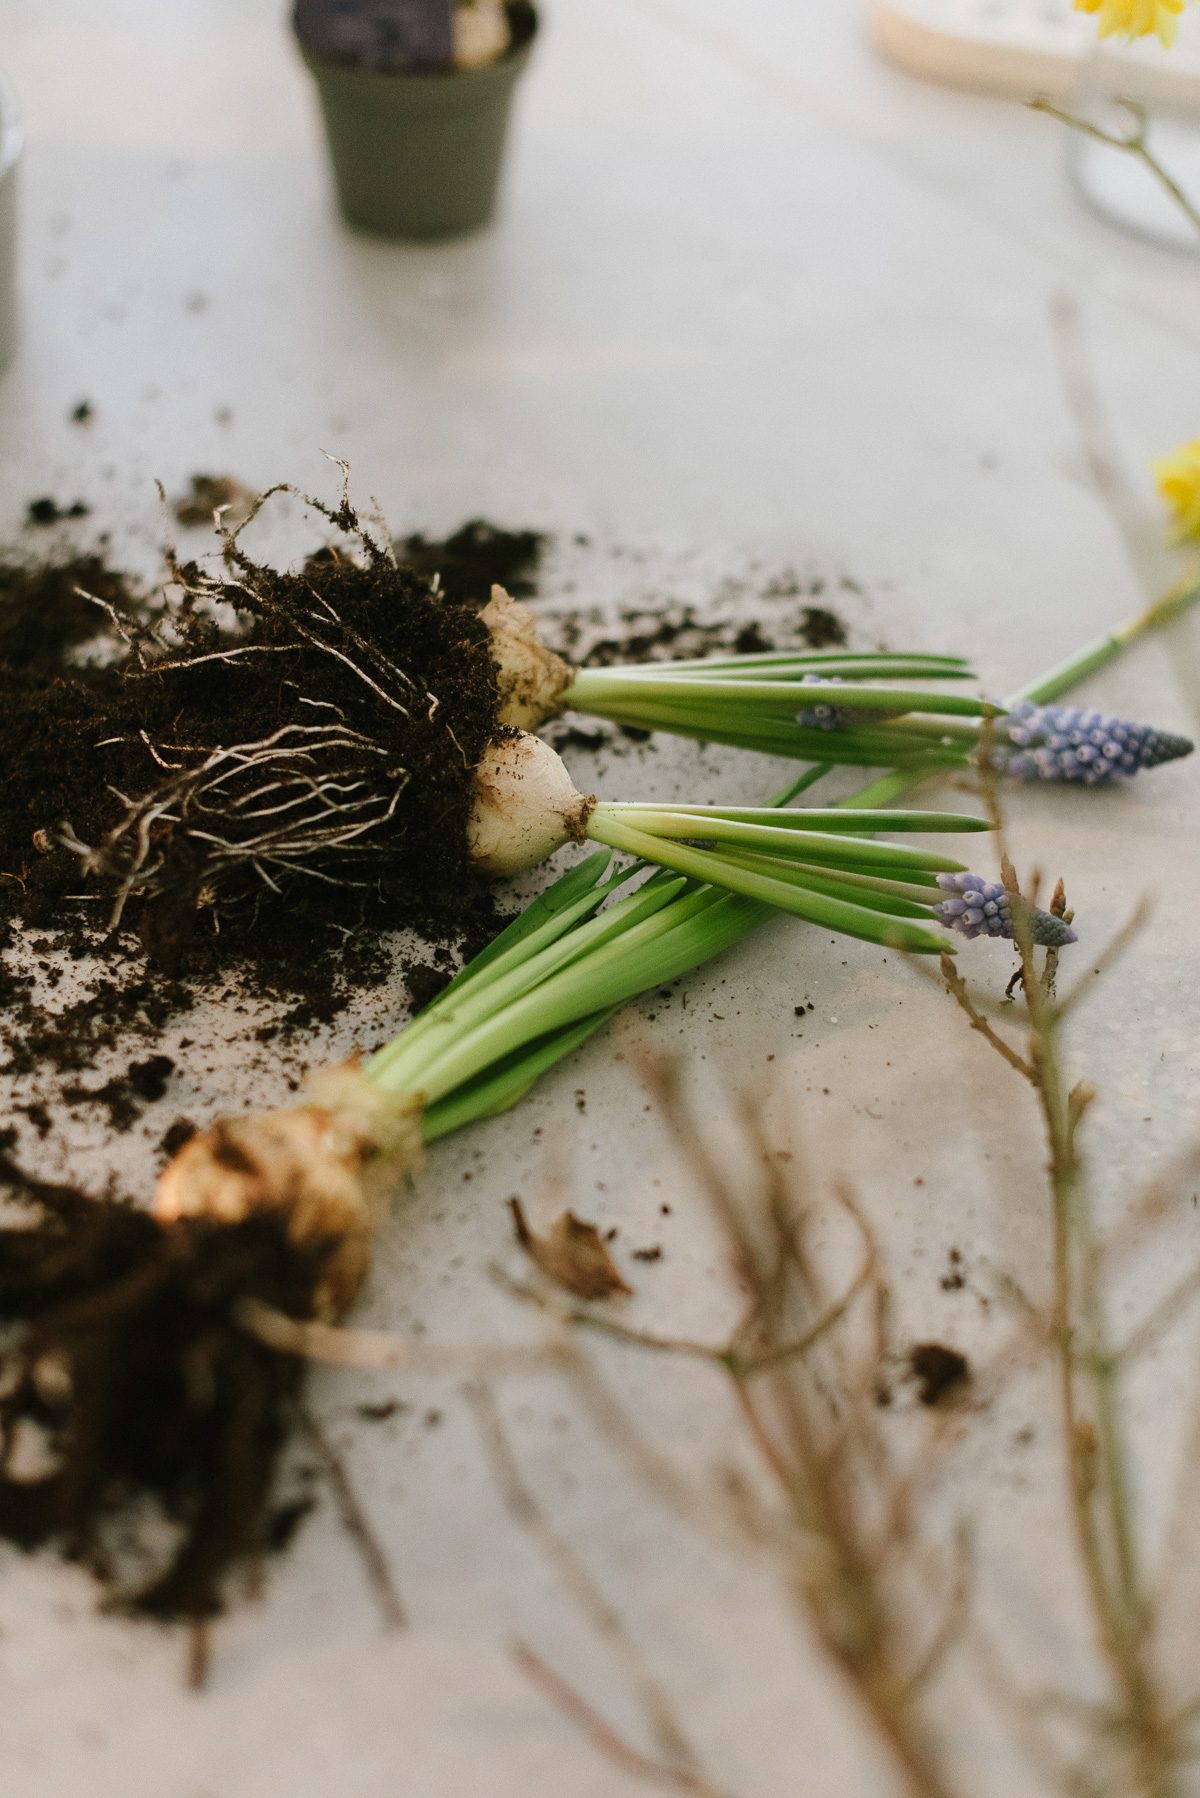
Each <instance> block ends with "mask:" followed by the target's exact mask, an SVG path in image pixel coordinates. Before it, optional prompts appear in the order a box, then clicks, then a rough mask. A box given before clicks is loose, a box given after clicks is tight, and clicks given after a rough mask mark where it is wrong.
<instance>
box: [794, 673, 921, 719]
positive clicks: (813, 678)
mask: <svg viewBox="0 0 1200 1798" xmlns="http://www.w3.org/2000/svg"><path fill="white" fill-rule="evenodd" d="M845 684H846V683H845V681H844V680H843V679H842V677H841V675H840V674H802V675H801V676H800V679H799V680H798V681H797V682H796V685H797V686H798V687H844V686H845ZM900 716H901V714H900V713H899V712H884V711H876V709H875V707H874V706H866V705H859V706H847V705H830V704H828V703H826V702H824V701H822V702H821V703H820V704H818V705H813V706H808V707H806V708H805V710H804V711H802V712H797V713H796V722H797V724H802V725H803V726H804V728H805V730H841V729H842V728H843V726H844V725H847V724H881V723H883V722H884V721H885V720H886V719H888V718H899V717H900Z"/></svg>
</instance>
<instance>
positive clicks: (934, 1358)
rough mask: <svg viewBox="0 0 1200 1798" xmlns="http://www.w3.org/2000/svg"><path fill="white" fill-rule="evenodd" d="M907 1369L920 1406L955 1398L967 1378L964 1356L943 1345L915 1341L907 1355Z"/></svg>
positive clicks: (956, 1350)
mask: <svg viewBox="0 0 1200 1798" xmlns="http://www.w3.org/2000/svg"><path fill="white" fill-rule="evenodd" d="M908 1370H909V1373H910V1375H911V1377H912V1378H913V1379H914V1380H915V1381H916V1383H917V1398H918V1399H919V1401H920V1402H921V1404H923V1405H940V1404H942V1403H943V1402H944V1401H945V1400H947V1399H949V1398H952V1397H953V1398H958V1397H959V1396H960V1395H961V1393H962V1392H963V1390H964V1388H965V1387H966V1386H967V1384H968V1382H969V1381H970V1378H971V1368H970V1363H969V1362H968V1360H967V1357H966V1356H965V1355H964V1354H962V1353H960V1351H959V1350H958V1349H956V1348H949V1347H947V1345H946V1344H945V1343H943V1342H917V1343H914V1344H913V1346H912V1348H911V1349H910V1350H909V1352H908Z"/></svg>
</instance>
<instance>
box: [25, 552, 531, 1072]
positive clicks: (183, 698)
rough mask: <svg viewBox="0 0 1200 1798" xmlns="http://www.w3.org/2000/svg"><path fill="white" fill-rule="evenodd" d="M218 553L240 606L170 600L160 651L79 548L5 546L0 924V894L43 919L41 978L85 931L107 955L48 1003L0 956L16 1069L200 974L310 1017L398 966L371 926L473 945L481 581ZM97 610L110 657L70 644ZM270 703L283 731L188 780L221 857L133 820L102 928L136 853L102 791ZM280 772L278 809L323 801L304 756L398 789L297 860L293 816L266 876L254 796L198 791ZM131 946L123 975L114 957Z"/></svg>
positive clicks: (254, 731) (172, 1003)
mask: <svg viewBox="0 0 1200 1798" xmlns="http://www.w3.org/2000/svg"><path fill="white" fill-rule="evenodd" d="M188 572H189V571H185V574H186V573H188ZM233 576H235V577H236V584H235V582H234V579H233V578H231V580H230V581H229V582H228V583H227V582H223V581H222V582H216V583H211V582H210V583H208V584H207V587H206V593H205V597H206V598H214V599H217V600H229V601H231V602H232V603H233V604H234V605H235V606H236V607H237V608H238V620H239V622H238V626H237V628H236V630H233V631H227V632H222V630H221V629H220V628H218V626H217V625H216V624H215V623H214V622H213V620H212V618H211V616H208V615H206V614H205V611H204V609H203V608H201V607H198V606H197V605H196V604H195V603H193V604H192V607H191V609H187V607H186V606H185V609H184V610H183V611H182V612H181V613H180V614H179V616H178V619H177V636H178V637H181V639H182V641H181V643H180V642H176V644H175V646H174V647H173V648H172V650H171V652H170V653H164V650H163V647H162V645H161V643H156V642H154V641H153V640H151V639H149V638H147V636H146V634H145V616H146V614H145V608H144V607H143V606H142V605H141V604H140V602H139V600H138V598H137V597H136V595H135V594H134V593H133V592H132V591H131V590H130V589H129V587H128V585H127V584H126V583H125V582H124V581H123V580H122V578H121V577H120V576H119V575H116V574H114V573H113V572H112V571H111V570H108V569H106V568H105V567H104V565H103V564H102V563H101V562H100V561H99V560H97V559H94V558H92V559H84V560H82V561H73V562H68V563H66V564H64V565H62V566H52V567H45V568H40V569H34V568H29V569H23V568H16V567H9V568H6V569H0V755H2V756H3V760H4V766H5V769H6V803H5V805H4V807H3V808H0V925H2V924H3V923H4V921H5V920H8V921H9V922H11V921H12V920H13V919H17V920H20V921H22V922H23V923H25V924H27V925H32V926H35V927H36V928H38V929H41V930H43V931H45V932H52V933H53V935H52V936H47V937H46V938H45V939H43V941H42V942H41V944H40V945H38V946H36V947H35V953H39V952H41V951H44V953H45V955H46V957H47V959H46V960H45V961H44V962H42V963H41V964H40V965H41V967H42V970H43V972H44V973H45V974H46V975H47V977H48V978H49V979H50V980H51V981H54V980H57V979H59V978H61V964H62V963H63V961H64V960H70V959H75V960H79V961H82V960H83V959H84V958H88V957H91V956H92V955H94V954H95V953H96V952H97V951H103V953H104V955H105V956H106V957H107V958H109V959H111V960H115V962H116V963H117V967H116V969H115V970H114V971H113V974H112V975H111V976H110V975H109V974H108V973H107V972H106V973H104V974H101V975H99V976H96V975H95V974H94V973H92V972H89V973H88V976H87V988H86V990H85V992H84V994H83V995H82V996H81V997H79V998H77V999H74V1000H73V1001H72V1002H71V1003H70V1004H69V1005H68V1006H67V1007H66V1008H65V1009H63V1010H60V1011H57V1012H51V1011H48V1010H46V1009H45V1007H44V1006H42V1005H40V1004H39V1003H38V1002H37V1001H36V1000H35V999H34V997H33V989H34V981H33V978H32V977H31V976H30V975H29V974H27V973H24V972H23V973H21V974H14V973H13V971H12V970H11V969H9V970H7V971H4V970H0V989H2V990H0V998H2V999H3V1001H4V1005H3V1012H2V1014H0V1015H2V1016H3V1025H2V1026H0V1028H3V1030H4V1032H5V1035H6V1036H7V1038H8V1040H9V1046H10V1051H11V1065H12V1066H13V1067H14V1069H15V1071H17V1072H18V1073H19V1072H32V1071H33V1070H35V1069H36V1068H38V1067H39V1066H44V1065H46V1064H47V1063H49V1064H53V1065H57V1066H59V1067H62V1068H68V1069H69V1068H84V1067H87V1066H88V1065H90V1064H91V1063H92V1061H93V1060H94V1058H95V1055H96V1053H97V1051H99V1050H101V1049H103V1048H106V1047H111V1046H112V1045H113V1044H115V1043H117V1042H119V1041H120V1040H122V1039H123V1038H124V1037H125V1036H127V1035H128V1034H129V1033H130V1032H131V1031H132V1032H140V1033H141V1034H143V1035H145V1036H146V1037H147V1038H152V1037H153V1036H154V1035H155V1033H156V1032H157V1031H158V1030H159V1029H161V1027H162V1025H163V1023H164V1022H165V1021H166V1019H167V1018H168V1017H169V1016H171V1015H172V1014H173V1013H176V1012H178V1011H179V1010H181V1009H185V1008H186V1007H187V1006H188V1005H189V1004H191V1003H192V1002H193V999H194V997H195V995H196V993H197V992H199V991H201V990H203V991H212V990H213V989H214V988H218V990H219V988H220V986H221V985H222V983H227V982H228V981H229V980H230V979H232V980H233V981H234V988H231V989H230V991H229V993H228V994H227V996H228V997H231V998H232V997H235V989H236V990H237V991H240V992H242V993H244V994H246V995H248V996H252V997H253V996H272V997H280V998H284V999H286V1000H288V1001H289V1002H290V1003H291V1006H292V1010H291V1013H290V1016H289V1018H288V1020H287V1022H288V1026H289V1027H291V1028H295V1029H307V1028H308V1027H310V1026H311V1025H312V1024H314V1023H319V1022H324V1021H327V1020H328V1019H330V1018H332V1017H333V1016H335V1015H336V1014H337V1013H338V1012H339V1011H340V1010H341V1009H342V1006H343V1004H344V1002H345V998H346V995H347V993H348V992H350V991H352V990H354V989H357V988H361V987H364V986H369V985H372V984H377V983H379V982H382V981H383V980H385V979H388V978H390V977H392V976H393V974H394V967H393V962H392V956H391V953H390V949H389V945H388V943H387V941H386V939H385V937H384V934H383V933H385V932H387V931H389V930H392V929H396V928H399V927H401V926H405V925H413V926H415V927H416V928H418V929H420V930H421V931H423V932H424V933H425V934H426V935H427V936H429V937H430V938H431V939H432V940H433V941H435V942H436V943H439V944H447V943H454V944H456V945H457V944H463V943H465V944H466V945H468V946H469V947H474V946H477V945H479V944H480V943H482V942H483V941H486V940H487V939H488V937H489V936H490V935H491V934H493V933H494V930H495V928H496V925H497V922H498V920H497V915H496V912H495V908H494V904H493V901H492V898H491V895H490V894H489V892H488V890H487V888H486V887H485V885H484V884H483V883H482V882H480V881H479V880H477V879H476V878H475V877H473V876H472V875H471V874H470V873H469V871H468V869H467V866H466V837H465V823H466V815H467V809H468V806H469V803H470V775H471V770H472V769H473V767H474V765H475V762H476V760H477V759H478V756H479V753H480V751H481V750H482V748H483V746H484V744H485V742H486V741H487V739H488V737H489V736H490V735H491V734H492V730H493V724H494V717H495V709H496V695H495V678H494V670H493V667H492V663H491V657H490V651H489V649H488V635H487V632H486V629H485V627H484V626H483V625H482V624H481V622H480V621H479V617H478V610H477V607H476V606H474V605H457V604H455V603H453V602H452V601H450V600H449V599H447V598H446V597H445V596H444V595H440V594H438V595H435V594H433V593H432V592H431V591H430V585H429V582H428V580H427V579H425V578H424V577H422V576H417V575H414V574H412V573H411V572H409V571H398V570H396V569H395V568H394V567H392V566H391V565H390V564H389V563H387V562H386V561H384V560H383V559H382V558H381V559H379V560H378V561H377V562H375V563H372V564H370V565H367V566H362V565H360V564H358V563H355V562H353V561H350V560H347V559H345V558H341V557H338V556H336V555H334V554H332V553H329V554H323V555H320V556H318V557H315V558H314V559H313V560H312V561H311V562H310V563H309V564H308V566H307V567H306V568H305V569H304V570H303V571H302V572H301V573H300V574H277V573H274V572H271V571H267V570H261V569H256V568H254V567H253V565H251V564H248V563H245V564H243V565H242V566H240V567H238V568H236V569H235V570H234V571H233ZM77 589H84V590H85V591H87V592H90V593H95V594H97V595H98V596H99V597H100V598H101V599H103V600H105V601H106V602H107V604H108V605H109V606H111V608H112V610H113V613H114V614H115V615H116V617H117V618H118V619H119V620H120V621H121V625H122V628H123V629H124V630H125V631H126V632H127V633H129V634H130V635H131V636H132V637H133V639H134V641H135V644H139V645H140V647H138V648H135V650H134V651H133V652H130V651H129V650H128V648H127V646H125V645H122V643H121V639H120V637H119V636H118V635H117V634H116V631H115V630H114V629H112V628H111V626H110V621H109V619H108V618H107V617H106V615H105V612H104V611H103V610H102V609H101V608H100V607H98V606H97V605H95V604H94V603H92V602H91V601H90V600H89V599H85V598H81V597H80V596H79V593H78V592H77ZM97 623H99V625H100V626H101V627H102V629H104V630H107V631H108V641H107V648H108V652H109V656H110V661H109V664H108V665H107V666H102V665H96V666H83V667H76V666H74V665H73V664H74V660H75V652H76V651H77V649H78V648H79V646H80V645H82V644H85V643H87V642H89V640H90V639H92V638H93V637H95V636H96V631H97ZM139 633H140V635H139ZM227 651H233V652H234V653H233V654H232V655H231V656H229V657H228V659H222V658H223V657H224V656H225V652H227ZM117 652H121V653H117ZM114 656H115V657H116V659H112V658H113V657H114ZM289 723H290V725H291V726H292V727H293V728H292V736H291V738H290V741H292V742H293V743H294V744H295V745H296V746H297V749H298V753H297V754H296V755H293V756H290V757H288V758H285V759H284V760H283V761H282V762H280V761H271V760H270V759H268V760H267V761H266V762H265V764H264V765H263V767H262V770H261V772H255V771H253V770H251V772H250V773H249V774H248V775H246V774H243V775H235V776H234V778H233V779H232V780H230V779H229V778H228V771H227V770H226V771H225V774H226V778H225V779H224V782H223V784H218V786H217V788H216V789H215V800H214V797H213V796H210V795H209V794H206V793H205V792H204V791H203V790H201V791H200V792H199V793H198V795H193V796H192V800H193V801H194V802H195V808H196V809H195V811H194V812H193V814H192V815H193V816H196V813H197V812H199V811H200V809H201V808H203V807H205V806H209V807H212V806H213V805H214V803H215V806H216V808H217V809H215V810H214V809H210V810H209V811H205V812H203V813H202V815H200V817H199V823H200V825H201V827H202V828H209V827H211V828H212V829H213V830H214V831H216V832H220V833H221V834H222V835H223V836H224V838H225V843H226V848H227V849H228V851H229V853H228V854H227V855H225V859H224V861H223V862H221V861H218V862H216V863H215V864H214V863H213V862H211V861H209V860H207V859H206V856H205V853H204V851H203V848H198V847H197V844H196V842H195V841H194V840H191V839H189V837H188V835H187V833H186V832H181V831H179V830H178V829H176V828H175V827H173V826H172V825H171V824H170V822H169V821H154V822H153V825H152V829H151V832H150V836H149V838H148V841H149V842H150V844H151V845H152V856H151V864H152V865H153V871H152V872H150V873H148V874H147V877H146V878H145V879H144V880H141V881H138V882H135V884H134V887H133V890H132V891H131V892H130V894H129V897H128V900H127V902H126V904H125V906H124V909H123V913H122V916H121V919H120V923H121V930H120V932H119V933H116V934H111V933H109V932H108V925H109V921H110V919H111V917H112V914H113V910H114V901H115V899H116V897H117V895H118V894H119V891H120V888H121V883H122V881H123V880H125V879H126V877H127V876H128V874H129V873H130V871H131V866H132V864H131V861H130V857H129V855H128V853H127V849H126V843H127V842H128V843H129V844H130V845H133V844H134V843H135V841H136V838H135V834H134V833H132V832H131V833H130V835H129V837H128V838H127V839H118V840H116V841H114V840H113V839H112V836H111V833H112V832H113V831H114V830H115V829H116V828H117V827H118V826H119V825H120V824H121V822H122V820H123V818H124V817H125V816H126V812H127V808H126V806H125V804H124V803H123V801H122V799H121V798H120V797H119V796H118V795H126V796H129V797H131V798H134V799H138V798H140V797H141V796H144V795H146V794H151V793H154V792H156V791H160V790H161V789H162V787H163V783H164V781H166V780H170V778H171V773H172V770H171V766H170V764H178V763H180V762H183V761H185V760H186V761H187V762H188V763H189V764H190V765H195V764H196V763H198V762H202V761H203V760H204V758H205V756H206V755H208V754H209V753H211V752H213V751H216V750H218V749H220V748H221V747H222V746H224V747H228V746H229V745H231V744H243V745H250V744H258V745H264V744H268V745H269V742H270V739H271V738H272V737H274V736H275V734H276V733H277V732H278V731H279V729H280V727H281V726H284V725H286V724H289ZM314 726H318V727H320V728H319V729H315V730H314V728H313V727H314ZM314 744H315V745H316V746H317V747H316V749H312V750H310V746H311V745H314ZM331 745H332V746H333V753H332V754H330V753H328V752H329V749H330V746H331ZM338 745H341V747H338ZM267 753H268V758H269V749H268V752H267ZM322 757H324V760H322ZM163 764H168V766H165V767H164V765H163ZM401 770H403V771H404V772H403V773H401V772H400V771H401ZM310 775H311V776H312V779H311V780H310ZM277 779H282V780H287V781H289V782H290V783H291V784H290V785H289V786H288V788H287V789H286V791H284V790H283V789H281V790H280V791H281V795H282V797H283V798H284V799H286V800H291V801H293V806H292V814H293V815H294V813H295V811H296V810H297V809H299V810H302V811H303V810H306V809H307V815H309V816H310V817H311V818H315V819H316V822H317V823H318V824H319V823H321V822H323V813H324V808H323V806H322V807H318V806H317V805H315V804H314V805H308V804H307V798H306V796H307V792H308V789H309V788H311V786H312V785H313V782H314V781H316V780H317V779H322V780H324V781H327V782H331V783H332V784H333V788H334V789H335V790H336V789H343V788H344V787H345V786H346V785H347V784H348V783H349V782H350V781H351V780H354V779H368V780H369V781H370V783H371V787H372V790H374V791H376V792H378V791H379V790H380V788H381V787H382V788H383V790H384V791H385V792H388V791H390V790H391V789H394V805H393V807H392V811H391V815H390V816H386V817H385V816H383V813H385V812H386V811H387V809H388V808H387V805H386V804H385V805H381V806H380V807H377V808H376V814H375V815H374V816H373V817H372V818H370V819H369V820H368V821H369V822H370V823H371V828H370V829H369V830H367V831H365V832H363V836H362V840H360V839H358V838H357V837H356V838H352V839H351V840H350V841H349V842H343V843H339V842H338V841H337V840H336V833H335V836H334V839H333V840H331V841H329V842H328V843H327V844H326V845H325V847H324V848H323V849H322V848H318V851H317V853H316V854H315V855H313V854H311V853H307V851H306V853H304V854H299V855H298V856H297V860H298V861H299V862H300V863H303V864H304V865H305V866H306V867H307V868H308V869H309V870H310V871H309V872H306V873H297V872H296V870H295V866H294V865H293V861H292V849H293V847H294V846H295V842H296V839H295V837H294V835H293V837H292V838H290V839H289V838H287V837H286V836H282V837H281V839H280V841H279V842H278V843H277V844H275V845H274V846H272V847H271V848H270V849H269V850H268V852H267V853H266V854H265V855H264V856H262V857H261V858H259V867H261V868H262V869H263V870H264V872H265V875H266V878H263V877H262V875H260V873H259V872H258V868H256V867H255V865H254V863H253V862H252V861H250V860H248V859H247V857H246V854H245V853H244V845H245V841H246V837H247V832H253V833H257V832H259V831H260V829H263V828H268V829H269V828H272V826H271V825H270V823H269V821H268V822H267V823H265V824H261V825H260V822H259V821H257V820H251V821H247V819H246V818H245V817H243V816H242V815H241V814H240V813H239V810H238V808H237V807H236V806H234V807H232V808H229V807H227V808H226V810H225V812H224V813H222V812H221V811H220V810H219V807H220V806H221V804H223V803H224V800H225V797H226V796H227V795H228V794H229V793H230V792H235V793H236V792H237V791H238V785H237V783H238V781H239V780H240V781H241V788H240V791H241V793H245V792H246V791H248V790H249V791H253V786H258V787H261V786H263V785H265V784H267V783H269V782H274V781H275V780H277ZM251 782H253V785H250V784H249V783H251ZM113 789H116V791H114V790H113ZM179 797H180V796H179V795H177V796H176V798H179ZM182 797H184V798H185V799H186V798H187V797H188V796H187V795H183V796H182ZM298 798H299V799H301V800H304V801H305V803H304V804H301V805H300V806H299V807H297V806H296V804H295V801H296V800H297V799H298ZM335 803H336V800H335ZM173 810H174V812H175V813H176V814H178V813H180V812H181V811H185V810H186V805H184V806H182V807H181V806H180V805H179V804H176V805H175V806H174V808H173ZM357 821H358V820H357V819H354V820H352V822H357ZM64 826H67V827H69V830H70V831H71V832H72V833H73V834H74V836H75V837H76V838H77V839H78V841H79V842H81V843H83V844H86V845H88V846H89V847H91V848H95V849H98V850H100V851H101V855H102V859H103V861H104V864H105V865H104V866H103V867H102V868H100V869H98V870H96V871H93V872H92V873H90V874H85V871H84V868H83V866H82V863H81V860H80V856H79V854H78V853H76V852H75V851H73V850H71V849H68V848H66V847H64V846H63V844H62V842H61V840H60V836H61V833H62V830H63V827H64ZM106 843H107V845H108V847H107V848H106V847H105V846H106ZM300 848H301V849H305V845H304V843H303V842H301V844H300ZM145 957H148V960H149V967H148V969H147V970H146V971H145V972H144V974H142V975H141V976H140V977H139V974H138V973H135V972H133V971H132V970H131V967H130V965H129V964H130V963H132V962H136V963H137V964H138V965H139V967H140V964H141V962H142V960H143V958H145ZM122 964H124V965H122ZM272 1028H274V1027H272Z"/></svg>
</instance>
